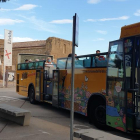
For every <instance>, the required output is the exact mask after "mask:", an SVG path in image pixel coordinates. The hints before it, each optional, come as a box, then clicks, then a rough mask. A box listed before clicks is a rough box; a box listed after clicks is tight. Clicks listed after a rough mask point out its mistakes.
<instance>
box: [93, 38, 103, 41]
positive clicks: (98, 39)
mask: <svg viewBox="0 0 140 140" xmlns="http://www.w3.org/2000/svg"><path fill="white" fill-rule="evenodd" d="M103 40H105V39H104V38H97V39H93V41H103Z"/></svg>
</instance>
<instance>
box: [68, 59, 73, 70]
mask: <svg viewBox="0 0 140 140" xmlns="http://www.w3.org/2000/svg"><path fill="white" fill-rule="evenodd" d="M71 60H72V59H71V57H69V58H68V60H67V69H69V68H71V63H72V62H71Z"/></svg>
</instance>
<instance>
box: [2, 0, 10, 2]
mask: <svg viewBox="0 0 140 140" xmlns="http://www.w3.org/2000/svg"><path fill="white" fill-rule="evenodd" d="M6 1H9V0H0V2H6Z"/></svg>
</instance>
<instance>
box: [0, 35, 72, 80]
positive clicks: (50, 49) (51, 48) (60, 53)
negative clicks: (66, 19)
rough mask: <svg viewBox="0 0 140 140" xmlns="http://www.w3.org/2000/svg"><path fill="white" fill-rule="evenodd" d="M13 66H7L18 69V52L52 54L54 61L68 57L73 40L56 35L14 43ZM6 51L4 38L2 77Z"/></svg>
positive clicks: (1, 43) (0, 47)
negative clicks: (44, 38) (45, 38)
mask: <svg viewBox="0 0 140 140" xmlns="http://www.w3.org/2000/svg"><path fill="white" fill-rule="evenodd" d="M12 50H13V51H12V67H7V68H8V69H9V70H13V71H15V70H16V64H17V63H18V60H17V59H18V54H22V53H24V54H26V53H27V54H46V55H52V56H53V58H54V62H56V60H57V58H61V57H67V56H68V54H69V53H71V52H72V42H71V41H68V40H64V39H60V38H56V37H49V38H48V39H47V40H39V41H28V42H16V43H13V49H12ZM3 53H4V40H3V39H0V59H1V62H2V63H1V64H0V79H2V72H3V55H4V54H3Z"/></svg>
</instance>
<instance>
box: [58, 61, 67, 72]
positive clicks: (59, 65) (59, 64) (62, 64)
mask: <svg viewBox="0 0 140 140" xmlns="http://www.w3.org/2000/svg"><path fill="white" fill-rule="evenodd" d="M66 60H67V58H63V59H57V68H59V69H65V67H66Z"/></svg>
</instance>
